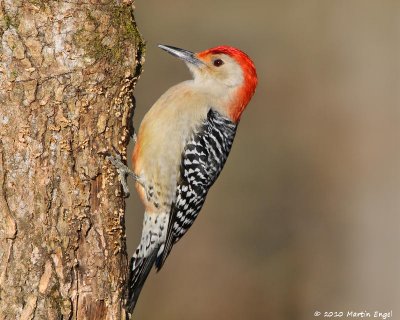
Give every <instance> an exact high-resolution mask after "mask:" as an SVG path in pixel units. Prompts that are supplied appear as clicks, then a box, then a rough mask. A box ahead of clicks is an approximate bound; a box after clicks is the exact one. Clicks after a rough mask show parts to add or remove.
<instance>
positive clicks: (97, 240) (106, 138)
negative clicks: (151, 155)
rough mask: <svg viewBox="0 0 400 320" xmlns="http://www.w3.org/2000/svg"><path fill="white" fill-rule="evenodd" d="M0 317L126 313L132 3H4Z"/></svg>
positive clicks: (139, 45)
mask: <svg viewBox="0 0 400 320" xmlns="http://www.w3.org/2000/svg"><path fill="white" fill-rule="evenodd" d="M0 37H1V47H0V50H1V51H0V138H1V141H0V320H2V319H10V320H11V319H12V320H14V319H23V320H28V319H96V320H99V319H124V318H125V313H124V306H123V302H124V301H123V300H124V299H123V298H124V294H125V293H124V289H125V288H124V284H125V278H126V274H127V254H126V245H125V230H124V210H125V202H124V200H123V198H122V197H121V188H120V184H119V182H118V179H117V175H116V172H115V169H114V168H113V167H112V166H110V164H109V163H108V162H107V161H106V160H105V156H104V153H106V152H110V153H119V154H121V155H122V156H123V157H124V156H125V154H126V147H127V144H128V142H129V135H130V123H131V118H132V115H133V109H134V106H133V103H134V101H133V96H132V91H133V89H134V86H135V83H136V81H137V78H138V76H139V74H140V72H141V63H142V55H143V48H144V45H143V41H142V39H141V37H140V34H139V33H138V31H137V28H136V24H135V21H134V18H133V5H132V4H131V3H130V1H124V2H123V1H116V0H114V1H111V0H104V1H95V0H92V1H88V0H86V1H80V0H76V1H51V0H43V1H38V0H28V1H26V0H25V1H23V0H0Z"/></svg>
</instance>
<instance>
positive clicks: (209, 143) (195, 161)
mask: <svg viewBox="0 0 400 320" xmlns="http://www.w3.org/2000/svg"><path fill="white" fill-rule="evenodd" d="M236 128H237V125H236V124H235V123H233V122H232V121H230V120H229V119H228V118H225V117H223V116H222V115H221V114H219V113H218V112H216V111H214V110H212V109H211V110H210V111H209V112H208V115H207V119H206V120H205V121H204V123H203V124H202V126H200V128H198V130H197V131H195V132H194V133H193V134H192V136H191V137H190V139H189V141H188V142H187V144H186V147H185V149H184V151H183V153H182V162H181V177H180V181H179V182H178V185H177V188H176V200H175V203H174V205H173V206H172V209H171V213H170V220H169V225H168V232H167V238H166V242H165V245H164V248H163V250H162V252H159V256H158V257H157V261H156V267H157V269H158V270H159V269H160V268H161V267H162V265H163V264H164V262H165V259H166V258H167V256H168V254H169V253H170V251H171V249H172V246H173V245H174V243H176V242H177V241H178V240H179V239H180V238H181V237H182V236H183V235H184V234H185V233H186V232H187V230H188V229H189V228H190V226H191V225H192V224H193V222H194V220H195V219H196V217H197V215H198V214H199V212H200V209H201V208H202V206H203V204H204V201H205V199H206V196H207V193H208V190H209V189H210V187H211V186H212V185H213V183H214V182H215V180H216V179H217V178H218V176H219V174H220V172H221V170H222V168H223V166H224V164H225V162H226V159H227V157H228V155H229V152H230V150H231V147H232V143H233V139H234V138H235V134H236Z"/></svg>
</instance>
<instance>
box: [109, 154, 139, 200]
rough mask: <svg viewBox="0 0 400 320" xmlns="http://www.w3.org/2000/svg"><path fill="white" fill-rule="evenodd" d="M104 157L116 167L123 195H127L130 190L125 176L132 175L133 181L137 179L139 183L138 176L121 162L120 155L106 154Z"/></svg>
mask: <svg viewBox="0 0 400 320" xmlns="http://www.w3.org/2000/svg"><path fill="white" fill-rule="evenodd" d="M106 159H107V160H109V161H110V162H111V163H112V164H113V165H114V167H115V168H116V169H117V171H118V177H119V180H120V181H121V184H122V189H123V190H124V195H125V197H129V194H130V192H129V187H128V183H127V181H126V176H127V175H130V176H132V177H133V179H134V180H135V181H137V182H139V183H140V184H141V181H140V178H139V177H138V176H137V175H136V174H135V173H134V172H133V171H132V170H131V169H129V168H128V167H127V166H126V165H125V164H124V163H122V161H121V156H120V155H118V154H117V155H116V156H115V157H114V156H110V155H108V156H106Z"/></svg>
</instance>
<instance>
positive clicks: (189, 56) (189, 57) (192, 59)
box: [158, 44, 204, 67]
mask: <svg viewBox="0 0 400 320" xmlns="http://www.w3.org/2000/svg"><path fill="white" fill-rule="evenodd" d="M158 47H159V48H161V49H163V50H165V51H167V52H168V53H170V54H172V55H173V56H175V57H178V58H179V59H182V60H183V61H185V62H188V63H191V64H194V65H195V66H198V67H199V66H201V65H203V64H204V63H203V61H201V60H199V59H198V58H197V57H196V55H195V54H194V53H193V52H191V51H188V50H184V49H180V48H176V47H172V46H166V45H163V44H159V45H158Z"/></svg>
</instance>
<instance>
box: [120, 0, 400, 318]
mask: <svg viewBox="0 0 400 320" xmlns="http://www.w3.org/2000/svg"><path fill="white" fill-rule="evenodd" d="M136 18H137V21H138V24H139V27H140V29H141V31H142V33H143V35H144V37H145V39H146V40H147V43H148V44H147V54H146V64H145V67H144V69H145V72H144V74H143V75H142V77H141V79H140V81H139V83H138V86H137V89H136V92H135V93H136V98H137V114H136V118H135V126H136V127H138V124H139V123H140V120H141V119H142V117H143V115H144V113H145V112H146V111H147V110H148V109H149V108H150V106H151V105H152V104H153V103H154V101H155V100H156V99H157V98H158V97H159V96H160V95H161V94H162V93H163V92H164V91H165V90H166V89H167V88H168V87H170V86H172V85H173V84H176V83H177V82H179V81H182V80H185V79H188V78H189V77H190V75H189V72H188V71H187V69H186V67H185V65H184V64H183V63H182V62H181V61H179V60H177V59H175V58H173V57H171V56H170V55H168V54H166V53H165V52H163V51H162V50H160V49H158V48H157V47H156V44H158V43H162V44H170V45H174V46H177V47H182V48H185V49H188V50H192V51H202V50H204V49H206V48H209V47H212V46H216V45H220V44H229V45H233V46H237V47H239V48H241V49H242V50H244V51H245V52H247V53H248V54H249V55H250V56H251V57H252V58H253V60H254V62H255V64H256V66H257V70H258V75H259V86H258V89H257V92H256V95H255V96H254V98H253V100H252V102H251V103H250V105H249V107H248V109H247V110H246V112H245V114H244V116H243V117H242V121H241V123H240V127H239V131H238V135H237V138H236V141H235V143H234V146H233V150H232V152H231V155H230V157H229V159H228V162H227V165H226V166H225V169H224V171H223V172H222V175H221V176H220V178H219V180H218V181H217V183H216V184H215V186H214V187H213V189H212V190H211V192H210V194H209V196H208V199H207V201H206V204H205V206H204V208H203V210H202V212H201V214H200V216H199V218H198V220H197V221H196V223H195V224H194V226H193V227H192V229H191V230H190V231H189V233H188V234H187V235H186V236H185V237H184V239H183V240H182V241H181V242H180V243H179V244H178V245H176V246H175V248H174V250H173V251H172V254H171V256H170V258H169V259H168V261H167V263H166V265H165V267H164V269H163V270H162V271H161V272H160V273H159V274H155V273H152V274H151V275H150V277H149V279H148V281H147V283H146V285H145V287H144V290H143V293H142V296H141V298H140V299H139V304H138V307H137V309H136V316H137V319H141V320H148V319H149V320H150V319H163V320H168V319H189V320H197V319H230V320H236V319H238V320H239V319H275V320H297V319H299V320H303V319H304V320H308V319H316V317H314V316H313V314H314V312H315V311H316V310H319V311H321V312H324V311H338V312H339V311H343V312H345V315H346V313H347V311H348V310H354V311H358V312H360V311H368V312H373V311H375V310H378V311H381V312H385V311H390V310H393V319H400V306H399V301H400V276H399V270H400V250H399V243H400V215H399V213H400V212H399V211H400V147H399V138H400V127H399V125H400V2H399V1H389V0H387V1H367V0H359V1H352V0H343V1H327V0H326V1H323V0H314V1H265V0H250V1H244V0H231V1H221V0H219V1H218V0H203V1H187V0H185V1H184V0H175V1H172V0H171V1H155V0H146V1H137V2H136ZM128 203H129V207H128V210H129V211H128V217H127V232H128V247H129V251H130V252H132V251H133V250H134V248H135V247H136V245H137V243H138V241H139V236H140V230H141V223H142V216H143V208H142V206H141V205H140V203H139V200H138V198H137V197H136V194H135V192H132V196H131V197H130V198H129V200H128ZM319 318H322V317H319Z"/></svg>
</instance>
